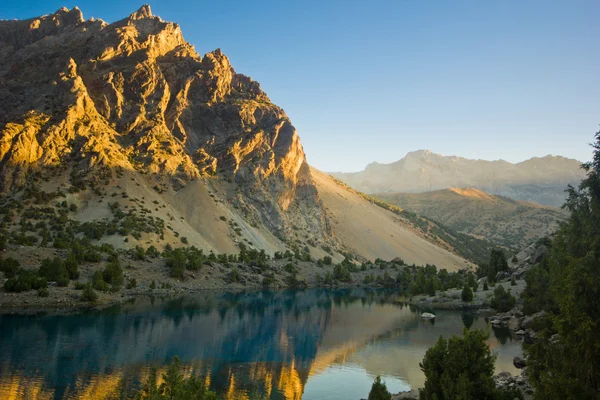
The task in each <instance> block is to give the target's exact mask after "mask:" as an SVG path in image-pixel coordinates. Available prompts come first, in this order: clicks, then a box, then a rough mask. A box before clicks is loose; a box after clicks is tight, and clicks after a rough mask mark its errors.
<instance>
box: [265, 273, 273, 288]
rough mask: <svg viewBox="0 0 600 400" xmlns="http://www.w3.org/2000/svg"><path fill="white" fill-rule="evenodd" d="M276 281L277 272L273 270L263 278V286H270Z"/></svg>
mask: <svg viewBox="0 0 600 400" xmlns="http://www.w3.org/2000/svg"><path fill="white" fill-rule="evenodd" d="M274 283H275V274H274V273H273V272H271V273H268V274H265V276H264V278H263V280H262V285H263V286H270V285H272V284H274Z"/></svg>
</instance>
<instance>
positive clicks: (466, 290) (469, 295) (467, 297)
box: [460, 285, 473, 303]
mask: <svg viewBox="0 0 600 400" xmlns="http://www.w3.org/2000/svg"><path fill="white" fill-rule="evenodd" d="M460 298H461V300H462V301H464V302H467V303H470V302H472V301H473V291H472V290H471V288H470V287H469V286H467V285H465V286H464V287H463V290H462V293H461V294H460Z"/></svg>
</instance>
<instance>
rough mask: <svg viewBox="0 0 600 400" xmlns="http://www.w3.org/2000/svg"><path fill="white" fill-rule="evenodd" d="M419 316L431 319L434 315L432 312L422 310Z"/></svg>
mask: <svg viewBox="0 0 600 400" xmlns="http://www.w3.org/2000/svg"><path fill="white" fill-rule="evenodd" d="M421 318H423V319H433V318H435V315H433V314H432V313H428V312H424V313H423V314H421Z"/></svg>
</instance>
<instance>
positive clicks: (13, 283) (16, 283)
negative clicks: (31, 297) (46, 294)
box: [4, 269, 48, 293]
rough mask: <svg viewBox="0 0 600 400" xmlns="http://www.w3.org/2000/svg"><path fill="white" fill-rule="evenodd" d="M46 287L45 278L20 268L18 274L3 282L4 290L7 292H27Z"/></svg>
mask: <svg viewBox="0 0 600 400" xmlns="http://www.w3.org/2000/svg"><path fill="white" fill-rule="evenodd" d="M47 287H48V282H47V280H46V278H40V277H39V276H38V275H37V274H36V273H35V272H34V271H27V270H23V269H20V270H19V271H18V275H16V276H15V277H13V278H10V279H8V280H7V281H6V282H4V290H5V291H6V292H7V293H10V292H15V293H20V292H27V291H29V290H39V289H44V288H47Z"/></svg>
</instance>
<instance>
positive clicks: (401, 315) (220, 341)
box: [0, 289, 520, 400]
mask: <svg viewBox="0 0 600 400" xmlns="http://www.w3.org/2000/svg"><path fill="white" fill-rule="evenodd" d="M395 297H396V296H395V294H394V293H393V292H389V291H370V290H362V289H344V290H324V289H311V290H304V291H277V292H274V291H264V292H250V293H223V292H206V293H201V294H196V295H194V296H188V297H182V298H177V299H159V298H153V299H151V298H141V299H137V300H136V301H133V302H131V303H129V304H126V305H123V306H119V307H113V308H110V309H108V310H104V311H89V312H84V313H81V314H76V315H70V316H53V315H38V316H15V315H2V316H0V349H1V351H0V398H2V399H19V398H28V399H29V398H32V399H35V398H37V399H47V398H50V399H71V398H77V399H101V398H127V397H129V396H130V394H131V392H132V391H133V390H135V389H137V388H139V386H140V382H141V381H143V380H144V379H145V378H146V376H147V374H148V372H149V366H151V365H155V366H157V367H158V368H159V373H160V372H162V371H164V370H165V368H166V365H168V363H169V362H170V360H171V359H172V357H173V356H175V355H177V356H179V358H180V359H181V363H182V365H183V366H184V368H185V371H186V373H188V374H196V375H200V376H201V377H203V379H205V380H206V382H207V383H208V384H209V385H210V387H211V388H212V389H213V390H216V391H217V392H219V393H220V394H221V395H222V396H223V397H224V398H225V399H300V398H304V399H309V400H310V399H346V400H347V399H359V398H361V397H363V398H364V397H366V396H367V394H368V392H369V389H370V386H371V383H372V381H373V379H374V377H375V376H376V375H382V377H383V378H384V380H385V381H386V382H387V384H388V388H390V390H391V391H400V390H406V389H408V388H409V387H418V386H419V385H421V384H422V383H423V380H424V377H423V374H422V372H421V371H420V369H419V365H418V363H419V361H421V360H422V358H423V355H424V354H425V351H426V350H427V348H429V347H430V346H431V345H432V344H433V343H434V342H435V341H436V340H437V339H438V337H439V336H440V335H444V336H450V335H452V334H460V333H461V332H462V330H463V328H464V327H465V326H467V327H471V328H480V329H484V330H486V331H488V332H489V333H490V339H489V340H488V342H489V345H490V346H491V347H492V349H494V350H497V352H498V354H499V357H498V361H497V370H498V371H499V370H508V371H511V372H515V369H514V367H512V358H513V357H514V356H515V355H518V354H520V346H519V344H518V343H516V342H513V341H511V339H510V337H502V341H503V342H502V343H501V342H500V340H499V339H497V338H496V337H495V336H494V333H493V331H492V330H491V329H490V328H489V327H488V325H487V324H486V322H485V321H484V320H483V319H482V318H477V317H474V316H472V315H461V314H460V313H456V312H437V313H436V314H437V318H436V320H435V321H431V322H430V321H424V320H422V319H421V318H420V312H417V311H416V310H411V309H410V308H409V307H408V306H403V305H400V304H395V303H394V302H393V300H394V299H395Z"/></svg>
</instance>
